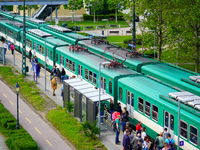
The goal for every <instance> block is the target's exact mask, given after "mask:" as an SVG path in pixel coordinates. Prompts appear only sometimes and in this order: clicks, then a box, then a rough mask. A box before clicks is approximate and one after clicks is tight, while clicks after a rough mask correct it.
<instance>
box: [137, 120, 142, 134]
mask: <svg viewBox="0 0 200 150" xmlns="http://www.w3.org/2000/svg"><path fill="white" fill-rule="evenodd" d="M141 131H142V122H141V121H139V122H138V124H137V126H136V134H137V133H140V134H141Z"/></svg>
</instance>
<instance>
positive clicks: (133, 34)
mask: <svg viewBox="0 0 200 150" xmlns="http://www.w3.org/2000/svg"><path fill="white" fill-rule="evenodd" d="M132 36H133V37H132V38H133V42H134V40H135V0H133V29H132Z"/></svg>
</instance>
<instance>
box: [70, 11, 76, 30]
mask: <svg viewBox="0 0 200 150" xmlns="http://www.w3.org/2000/svg"><path fill="white" fill-rule="evenodd" d="M70 14H75V32H76V13H75V12H71V13H70Z"/></svg>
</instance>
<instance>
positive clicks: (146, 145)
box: [142, 136, 149, 150]
mask: <svg viewBox="0 0 200 150" xmlns="http://www.w3.org/2000/svg"><path fill="white" fill-rule="evenodd" d="M147 139H148V137H147V136H145V137H144V141H143V144H142V145H143V148H142V150H148V147H149V143H148V142H147Z"/></svg>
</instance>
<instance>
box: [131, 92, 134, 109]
mask: <svg viewBox="0 0 200 150" xmlns="http://www.w3.org/2000/svg"><path fill="white" fill-rule="evenodd" d="M131 106H132V107H134V95H133V93H131Z"/></svg>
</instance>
